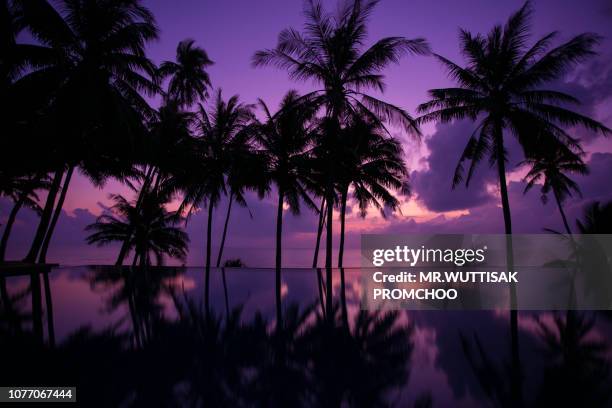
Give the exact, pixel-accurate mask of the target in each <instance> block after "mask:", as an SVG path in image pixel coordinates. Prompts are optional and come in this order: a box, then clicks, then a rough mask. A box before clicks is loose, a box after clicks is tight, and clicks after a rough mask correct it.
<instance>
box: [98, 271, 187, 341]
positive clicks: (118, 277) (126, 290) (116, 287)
mask: <svg viewBox="0 0 612 408" xmlns="http://www.w3.org/2000/svg"><path fill="white" fill-rule="evenodd" d="M91 269H92V272H93V274H92V275H91V277H90V278H89V284H90V285H91V287H92V289H94V290H95V289H96V288H98V287H99V286H101V285H102V286H103V291H104V293H105V294H106V293H107V292H110V293H109V296H108V299H107V309H108V311H109V312H114V311H115V310H117V309H119V308H121V307H124V306H125V305H127V309H128V312H129V317H130V320H131V323H132V330H133V337H134V341H135V344H136V345H137V346H143V345H144V344H145V343H146V341H147V340H149V339H150V338H151V336H152V331H153V328H154V326H155V324H157V323H159V322H160V321H161V320H162V317H163V310H164V305H163V303H162V302H161V301H160V300H161V299H160V297H161V294H162V293H163V292H165V291H168V290H170V289H171V286H170V285H169V284H168V283H167V280H168V279H169V278H172V277H174V276H176V275H177V274H178V273H180V272H181V270H180V269H177V268H169V267H162V268H155V269H144V270H138V269H131V268H130V269H128V268H116V267H92V268H91Z"/></svg>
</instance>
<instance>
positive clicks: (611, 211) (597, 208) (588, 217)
mask: <svg viewBox="0 0 612 408" xmlns="http://www.w3.org/2000/svg"><path fill="white" fill-rule="evenodd" d="M576 226H577V227H578V231H580V233H581V234H612V201H608V202H607V203H603V204H602V203H600V202H599V201H595V202H593V203H591V204H589V205H588V206H587V207H586V208H585V209H584V219H583V220H582V221H581V220H576Z"/></svg>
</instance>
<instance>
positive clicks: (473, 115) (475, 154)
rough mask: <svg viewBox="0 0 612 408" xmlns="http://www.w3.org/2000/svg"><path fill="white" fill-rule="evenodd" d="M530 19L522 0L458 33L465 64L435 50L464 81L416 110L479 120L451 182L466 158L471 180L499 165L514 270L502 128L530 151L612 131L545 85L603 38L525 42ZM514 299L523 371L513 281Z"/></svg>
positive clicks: (436, 92) (430, 116)
mask: <svg viewBox="0 0 612 408" xmlns="http://www.w3.org/2000/svg"><path fill="white" fill-rule="evenodd" d="M530 17H531V6H530V3H525V5H524V6H523V7H522V8H521V9H520V10H519V11H517V12H516V13H514V14H513V15H512V16H511V17H510V18H509V20H508V22H507V23H506V24H505V26H504V27H502V26H499V25H498V26H495V27H494V28H493V29H492V30H491V31H490V32H489V34H488V35H487V36H483V35H480V34H478V35H475V36H474V35H472V34H471V33H470V32H468V31H466V30H461V32H460V42H461V51H462V53H463V55H464V56H465V58H466V59H467V61H468V63H467V65H466V66H465V67H461V66H460V65H458V64H456V63H454V62H452V61H450V60H448V59H446V58H444V57H442V56H440V55H435V56H436V58H437V59H438V60H439V61H441V62H442V64H443V65H444V66H445V67H446V69H447V70H448V72H449V75H450V76H451V77H452V78H453V79H454V80H455V81H457V83H458V85H459V86H458V87H455V88H443V89H432V90H430V91H429V94H430V96H431V100H430V101H429V102H426V103H424V104H422V105H420V106H419V108H418V109H419V111H420V112H421V113H423V114H424V115H423V116H421V118H420V121H421V122H427V121H440V122H451V121H454V120H459V119H471V120H474V121H476V120H479V123H478V125H477V126H476V129H475V130H474V132H473V133H472V135H471V136H470V138H469V140H468V143H467V145H466V147H465V149H464V151H463V153H462V155H461V157H460V159H459V164H458V165H457V169H456V171H455V177H454V179H453V186H455V185H457V184H458V183H460V182H461V181H462V179H463V176H464V174H463V170H464V169H463V163H464V161H466V160H470V161H471V164H470V167H469V170H468V174H467V177H466V184H468V183H469V181H470V179H471V176H472V174H473V172H474V169H475V167H476V165H477V164H478V163H479V162H480V161H481V160H482V159H483V158H484V157H485V156H489V161H490V162H491V163H493V164H497V172H498V176H499V187H500V196H501V202H502V209H503V215H504V227H505V232H506V234H507V235H508V238H507V261H508V269H509V270H512V268H513V259H512V258H513V256H512V240H511V238H510V234H512V221H511V216H510V202H509V200H508V190H507V185H506V160H507V156H506V149H505V146H504V132H506V133H507V134H512V135H513V136H514V137H516V138H517V139H518V141H519V143H520V144H521V146H522V148H523V151H524V152H525V155H526V156H529V155H530V152H532V151H534V149H535V146H537V145H538V144H539V145H550V144H553V143H561V144H562V145H565V146H570V147H575V146H576V145H577V141H576V140H574V139H573V138H572V137H571V136H570V135H568V134H567V132H566V131H565V130H564V129H563V126H575V125H582V126H584V127H586V128H588V129H592V130H595V131H601V132H609V129H608V128H606V127H605V126H604V125H602V124H601V123H599V122H597V121H595V120H593V119H591V118H589V117H587V116H584V115H581V114H579V113H576V112H574V111H572V110H570V109H568V108H566V107H564V106H562V104H567V103H573V104H577V103H578V100H577V99H576V98H574V97H573V96H571V95H568V94H566V93H563V92H559V91H554V90H547V89H543V88H542V85H543V84H546V83H548V82H550V81H552V80H553V79H556V78H560V77H561V76H562V75H563V74H564V73H565V72H567V71H568V70H569V69H570V68H572V67H574V66H575V65H576V64H577V63H578V62H580V61H583V60H584V59H586V58H587V57H590V56H592V55H593V54H594V51H593V48H594V46H595V45H596V44H597V43H598V42H599V37H598V36H597V35H594V34H581V35H578V36H576V37H574V38H572V39H571V40H569V41H567V42H565V43H563V44H561V45H559V46H557V47H555V48H552V49H551V48H550V43H551V42H552V41H553V40H554V38H555V37H556V36H557V33H555V32H553V33H550V34H548V35H546V36H544V37H542V38H541V39H539V40H538V41H536V42H535V44H534V45H533V46H531V47H528V46H527V40H528V37H529V28H530V27H529V21H530ZM510 297H511V304H512V309H513V310H512V311H511V319H510V320H511V332H512V355H513V366H514V368H515V370H518V366H519V357H518V317H517V313H516V310H514V309H515V308H516V307H515V306H516V293H515V287H514V286H512V287H511V288H510ZM514 378H515V381H514V384H513V389H514V395H515V396H517V398H519V393H520V389H519V385H518V382H519V373H518V371H515V373H514Z"/></svg>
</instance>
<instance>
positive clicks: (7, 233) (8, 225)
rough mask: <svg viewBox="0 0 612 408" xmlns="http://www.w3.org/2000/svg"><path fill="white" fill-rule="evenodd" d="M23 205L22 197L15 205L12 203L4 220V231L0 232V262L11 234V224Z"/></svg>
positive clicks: (2, 259)
mask: <svg viewBox="0 0 612 408" xmlns="http://www.w3.org/2000/svg"><path fill="white" fill-rule="evenodd" d="M21 206H23V199H19V200H17V202H16V203H15V205H13V209H12V210H11V212H10V214H9V217H8V220H7V221H6V225H5V226H4V232H3V233H2V240H1V241H0V262H3V261H4V257H5V255H6V247H7V245H8V239H9V236H10V235H11V229H13V224H14V223H15V219H17V213H18V212H19V210H20V209H21Z"/></svg>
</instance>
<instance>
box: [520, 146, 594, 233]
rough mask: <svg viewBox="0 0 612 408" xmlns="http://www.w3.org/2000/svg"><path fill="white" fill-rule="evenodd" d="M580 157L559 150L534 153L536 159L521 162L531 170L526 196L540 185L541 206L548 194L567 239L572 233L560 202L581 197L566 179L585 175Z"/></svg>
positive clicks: (574, 183) (585, 170)
mask: <svg viewBox="0 0 612 408" xmlns="http://www.w3.org/2000/svg"><path fill="white" fill-rule="evenodd" d="M580 156H581V155H580V154H576V153H574V152H572V151H571V150H569V149H567V148H565V147H564V146H558V147H557V148H550V150H545V151H543V152H541V153H537V154H536V156H535V157H532V158H528V159H526V160H525V161H524V163H525V164H527V165H529V166H531V168H530V170H529V172H528V173H527V175H526V176H525V181H526V182H527V185H526V186H525V192H527V191H529V190H530V189H532V188H533V187H534V186H535V185H536V184H538V183H542V186H541V187H540V192H541V193H542V196H541V198H542V202H543V203H544V204H546V202H547V201H548V193H550V192H552V194H553V196H554V198H555V202H556V203H557V208H558V209H559V213H560V214H561V218H562V219H563V225H564V226H565V230H566V231H567V233H568V234H570V235H571V234H572V230H571V229H570V226H569V223H568V222H567V217H566V216H565V211H563V202H564V201H565V200H566V199H567V198H568V197H571V196H572V192H574V193H577V194H578V195H579V196H582V194H581V192H580V188H579V187H578V184H576V182H575V181H574V180H572V179H571V178H569V176H568V174H582V175H584V174H588V169H587V166H586V164H585V163H584V161H582V158H581V157H580Z"/></svg>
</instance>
